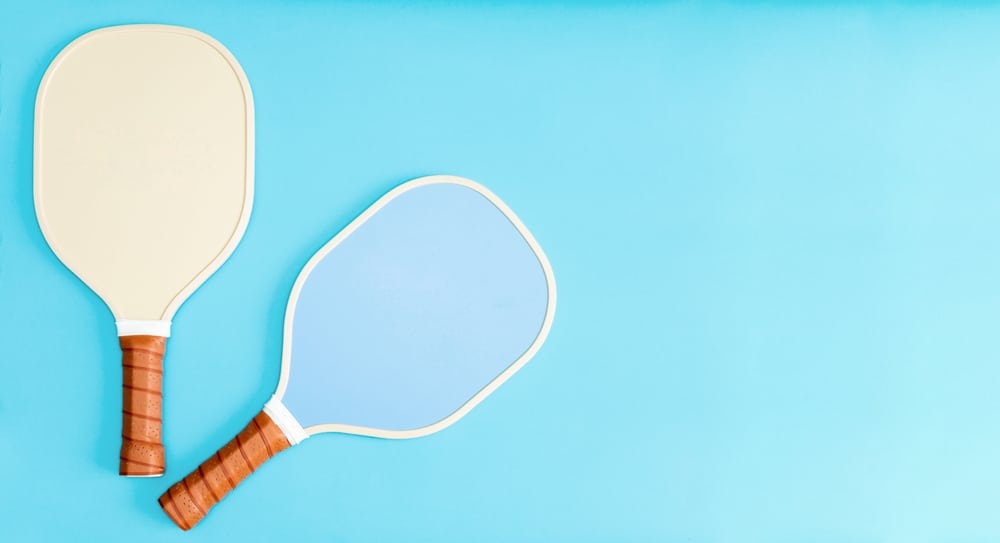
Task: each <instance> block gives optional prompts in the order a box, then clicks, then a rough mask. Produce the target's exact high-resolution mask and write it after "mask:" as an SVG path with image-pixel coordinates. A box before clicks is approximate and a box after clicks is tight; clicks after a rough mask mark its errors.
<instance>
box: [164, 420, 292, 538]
mask: <svg viewBox="0 0 1000 543" xmlns="http://www.w3.org/2000/svg"><path fill="white" fill-rule="evenodd" d="M288 447H291V443H290V442H289V441H288V438H287V437H285V434H284V433H283V432H282V431H281V428H279V427H278V425H277V424H275V422H274V420H272V419H271V417H270V416H268V414H267V413H265V412H264V411H261V412H260V413H258V414H257V416H256V417H254V418H253V420H251V421H250V424H247V425H246V428H243V430H242V431H241V432H240V433H238V434H236V437H234V438H233V439H232V440H231V441H230V442H229V443H226V444H225V446H223V447H222V448H221V449H219V451H218V452H216V453H215V454H214V455H212V456H211V457H209V458H208V460H205V461H204V462H202V463H201V465H200V466H198V468H197V469H195V470H194V471H192V472H191V473H190V474H188V476H187V477H185V478H183V479H181V480H180V481H178V482H177V483H175V484H174V486H172V487H170V489H169V490H167V491H166V492H164V493H163V495H162V496H160V500H159V501H160V507H162V508H163V511H164V512H165V513H166V514H167V516H169V517H170V520H172V521H174V524H176V525H177V526H178V527H179V528H180V529H182V530H190V529H191V528H193V527H194V525H195V524H198V522H200V521H201V519H202V518H204V517H205V515H207V514H208V511H209V510H210V509H211V508H212V507H214V506H215V504H217V503H219V501H220V500H222V498H224V497H225V496H226V494H229V492H230V491H231V490H233V489H234V488H236V485H238V484H240V483H241V482H242V481H243V479H246V478H247V476H249V475H250V474H251V473H253V472H254V471H255V470H256V469H257V468H259V467H260V466H261V465H262V464H263V463H264V462H267V461H268V460H270V459H271V457H273V456H274V455H276V454H278V453H279V452H281V451H283V450H285V449H287V448H288Z"/></svg>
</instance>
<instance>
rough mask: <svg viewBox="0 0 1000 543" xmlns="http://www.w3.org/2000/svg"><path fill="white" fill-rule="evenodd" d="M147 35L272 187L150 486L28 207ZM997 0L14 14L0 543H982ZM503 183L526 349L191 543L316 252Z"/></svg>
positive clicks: (182, 4) (334, 445) (7, 32)
mask: <svg viewBox="0 0 1000 543" xmlns="http://www.w3.org/2000/svg"><path fill="white" fill-rule="evenodd" d="M125 23H165V24H177V25H183V26H190V27H193V28H196V29H198V30H201V31H204V32H206V33H208V34H211V35H212V36H214V37H215V38H217V39H218V40H219V41H221V42H222V43H224V44H225V45H226V46H227V47H228V48H229V49H230V50H231V51H232V52H233V54H234V55H235V56H236V58H237V59H239V61H240V63H241V64H242V66H243V68H244V69H245V71H246V73H247V75H248V77H249V80H250V83H251V85H252V88H253V93H254V98H255V109H256V130H257V146H256V170H257V172H256V197H255V202H254V214H253V216H252V218H251V221H250V225H249V228H248V230H247V233H246V237H245V238H244V239H243V242H242V244H241V245H240V246H239V247H238V248H237V250H236V252H235V253H234V254H233V256H232V258H231V259H230V260H229V261H228V262H227V263H226V264H225V265H224V266H223V267H222V268H221V269H220V270H219V272H218V273H217V274H216V275H215V276H213V277H212V278H211V279H210V280H209V281H208V282H207V283H206V284H205V285H204V286H203V287H202V288H201V289H200V290H198V291H197V292H196V293H195V294H194V296H193V297H192V298H191V299H189V300H188V301H187V303H186V304H185V305H184V306H183V307H182V308H181V310H180V311H179V312H178V314H177V316H176V318H175V319H174V329H173V333H174V337H173V339H171V342H170V344H169V347H168V352H167V358H166V361H165V366H166V375H165V396H166V403H165V407H164V419H165V435H164V439H165V442H166V444H167V454H168V457H167V465H168V470H167V475H166V477H164V478H161V479H141V480H136V479H125V478H121V477H119V476H118V475H117V465H118V460H117V456H118V446H119V432H120V418H119V417H120V415H119V413H120V411H119V409H120V402H121V396H120V380H121V369H120V365H119V361H120V351H119V349H118V345H117V339H116V334H115V327H114V322H113V319H112V317H111V315H110V313H109V312H108V310H107V309H106V308H105V306H104V305H103V303H102V302H101V301H100V300H99V299H98V298H97V297H96V296H95V295H94V294H93V293H91V292H90V291H89V290H88V289H87V288H86V287H85V286H84V285H83V284H82V283H81V282H80V281H79V280H77V278H76V277H75V276H73V275H72V274H71V273H70V272H69V271H68V270H66V269H65V268H64V267H63V266H62V265H61V264H60V263H59V261H58V260H57V259H56V258H55V256H54V255H53V254H52V252H51V251H50V250H49V248H48V247H47V246H46V244H45V242H44V240H43V238H42V235H41V233H40V231H39V228H38V225H37V222H36V220H35V216H34V208H33V203H32V133H33V127H32V124H33V123H32V114H33V102H34V96H35V92H36V90H37V87H38V83H39V81H40V80H41V77H42V74H43V72H44V70H45V68H46V66H47V65H48V63H49V62H50V61H51V60H52V59H53V57H54V56H55V55H56V53H57V52H58V51H59V50H60V49H61V48H62V47H63V46H65V45H66V44H68V43H69V42H70V41H71V40H73V39H74V38H76V37H77V36H78V35H80V34H82V33H84V32H86V31H89V30H92V29H95V28H98V27H102V26H108V25H114V24H125ZM997 28H1000V5H996V4H992V3H979V2H976V3H963V2H959V3H946V2H940V3H937V2H933V3H932V2H926V3H925V2H915V3H913V4H906V3H887V4H884V5H883V4H875V3H873V4H872V5H865V3H861V2H852V1H844V2H801V3H799V2H746V3H741V2H687V1H680V2H663V3H628V2H622V3H616V2H611V1H589V2H572V1H568V0H564V1H545V0H543V1H540V2H515V1H505V0H500V1H495V2H487V1H470V2H402V1H386V2H372V3H362V2H327V1H286V2H277V1H266V0H254V1H250V2H245V1H244V2H236V1H232V2H211V3H210V2H196V1H179V2H167V1H146V2H131V1H105V2H69V1H55V0H37V1H33V2H16V1H10V0H5V1H3V2H2V5H0V539H3V540H4V541H16V542H20V541H70V540H88V541H98V540H99V541H106V542H113V541H130V542H131V541H137V540H141V541H144V542H159V541H189V542H196V541H223V540H226V541H236V540H240V539H242V540H245V541H260V540H272V541H351V542H365V541H372V542H376V541H378V542H387V541H397V542H404V541H427V542H435V543H443V542H450V541H454V542H473V541H475V542H530V541H539V542H562V541H565V542H575V543H581V542H588V541H594V542H598V541H600V542H603V541H657V542H672V541H686V542H687V541H694V542H740V543H748V542H768V543H778V542H801V541H811V542H830V543H834V542H836V543H844V542H855V541H856V542H907V543H914V542H921V541H928V542H930V541H933V542H953V541H954V542H958V541H961V542H975V541H996V540H998V539H1000V515H997V513H996V510H997V506H996V504H997V503H998V502H1000V425H998V424H997V422H996V421H997V420H998V418H1000V394H998V393H997V389H998V384H1000V341H998V338H1000V332H998V330H1000V328H998V327H1000V324H998V323H1000V285H998V282H1000V241H998V239H1000V153H998V152H997V148H998V146H1000V98H998V97H1000V34H998V33H997ZM435 173H450V174H455V175H461V176H465V177H468V178H471V179H474V180H477V181H479V182H482V183H484V184H485V185H487V186H488V187H490V188H491V189H492V190H493V191H494V192H496V193H497V195H498V196H500V197H501V198H503V199H504V200H505V201H506V202H507V203H508V204H509V205H510V206H511V207H512V208H513V209H514V210H515V211H516V212H517V214H518V215H519V216H520V217H521V219H522V220H523V221H524V222H525V224H526V225H527V226H528V228H529V229H531V231H532V232H533V233H534V235H535V236H536V237H537V239H538V241H539V243H540V244H541V245H542V247H543V248H544V249H545V251H546V253H547V254H548V256H549V258H550V260H551V262H552V266H553V269H554V271H555V275H556V279H557V282H558V285H559V307H558V310H557V313H556V318H555V323H554V326H553V329H552V332H551V334H550V336H549V339H548V341H547V343H546V344H545V345H544V346H543V348H542V349H541V351H540V352H539V354H538V355H537V356H536V357H535V358H534V359H533V360H532V361H531V362H529V363H528V365H527V366H526V367H525V368H524V369H523V370H522V371H521V372H519V373H518V374H517V375H515V376H514V377H513V378H512V379H511V380H510V381H508V382H507V383H506V384H505V385H504V386H503V387H501V388H500V390H499V391H497V392H496V393H495V394H493V395H492V396H491V397H489V398H487V399H486V401H484V402H483V403H482V404H481V405H480V406H479V407H477V408H476V409H475V410H473V411H472V412H471V413H470V414H469V415H468V416H467V417H465V418H464V419H462V420H461V421H459V422H458V423H457V424H455V425H454V426H452V427H451V428H448V429H447V430H445V431H443V432H441V433H438V434H435V435H432V436H429V437H425V438H421V439H416V440H404V441H387V440H378V439H372V438H362V437H356V436H342V435H332V434H331V435H323V436H319V437H316V438H313V439H310V440H309V441H307V442H306V443H304V444H303V445H302V446H299V447H295V448H294V449H292V450H290V451H288V452H286V453H283V454H282V455H280V456H279V457H277V458H275V459H274V460H272V461H270V462H269V463H268V464H267V465H266V466H264V468H262V469H261V470H260V471H259V472H258V473H257V474H255V475H253V476H252V477H251V478H249V479H248V480H247V481H246V482H245V483H244V484H243V485H242V486H241V487H240V489H239V490H238V491H236V492H234V493H232V494H231V495H230V496H229V497H228V498H227V499H226V500H225V501H224V502H223V503H222V504H220V505H219V506H218V507H217V508H216V509H215V510H213V512H212V513H211V514H210V515H209V516H208V517H207V518H206V520H205V521H204V522H203V523H202V524H201V525H199V526H197V527H196V528H195V529H194V530H192V531H191V532H189V533H182V532H181V531H180V530H178V529H177V528H176V527H175V526H174V525H173V524H172V523H171V522H170V521H169V519H168V518H167V517H166V516H165V515H164V514H163V513H162V512H161V511H160V509H159V507H158V506H157V504H156V498H157V497H158V496H159V495H160V493H161V492H163V491H164V490H165V489H166V488H167V487H168V486H169V485H170V484H171V483H173V482H174V481H176V480H177V479H178V478H180V477H181V476H183V475H184V474H186V473H187V472H188V471H189V470H190V469H192V468H194V467H195V466H197V464H198V463H200V462H201V461H202V460H203V459H204V458H206V457H207V456H208V455H209V454H211V453H212V452H214V451H215V450H216V448H217V447H219V446H220V445H221V444H223V443H224V442H226V441H227V440H229V439H230V438H231V437H232V436H233V435H234V434H235V433H236V431H238V430H239V429H240V428H242V426H243V424H244V423H245V422H246V421H247V420H248V419H249V417H250V416H252V415H253V414H255V413H257V411H258V410H259V409H260V408H261V406H262V405H263V403H264V402H265V401H266V400H267V399H268V397H269V396H270V395H271V393H272V391H273V389H274V386H275V384H276V382H277V379H278V369H279V366H278V364H279V360H280V353H281V336H282V333H281V332H282V321H283V316H284V315H283V313H284V307H285V301H286V300H287V297H288V294H289V291H290V289H291V285H292V283H293V281H294V279H295V276H296V274H297V273H298V271H299V269H300V268H301V266H302V265H303V264H304V263H305V261H306V260H307V259H308V258H309V256H310V255H311V254H312V253H313V252H314V251H315V250H316V249H318V248H319V247H320V246H321V245H322V244H323V243H324V242H325V241H326V240H328V239H329V238H330V237H331V236H333V234H335V233H336V232H337V231H338V230H339V229H340V228H342V227H343V226H345V225H346V224H347V223H348V222H349V221H350V220H351V219H352V218H354V217H355V216H356V215H357V214H358V213H360V212H361V211H362V210H363V209H364V208H365V207H367V206H368V205H369V204H370V203H371V202H373V201H374V200H375V199H376V198H377V197H379V196H380V195H381V194H383V193H384V192H385V191H387V190H388V189H390V188H392V187H394V186H395V185H397V184H399V183H401V182H403V181H406V180H408V179H411V178H414V177H418V176H421V175H428V174H435Z"/></svg>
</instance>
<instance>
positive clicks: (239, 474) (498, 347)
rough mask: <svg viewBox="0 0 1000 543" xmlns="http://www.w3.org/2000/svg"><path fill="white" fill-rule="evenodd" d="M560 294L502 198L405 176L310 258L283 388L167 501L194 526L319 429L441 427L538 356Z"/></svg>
mask: <svg viewBox="0 0 1000 543" xmlns="http://www.w3.org/2000/svg"><path fill="white" fill-rule="evenodd" d="M555 302H556V291H555V279H554V277H553V275H552V270H551V268H550V266H549V264H548V261H547V259H546V258H545V255H544V254H543V253H542V250H541V248H540V247H539V246H538V243H537V242H536V241H535V239H534V238H533V237H532V236H531V234H530V233H529V232H528V230H527V229H526V228H525V227H524V225H523V224H522V223H521V221H520V220H519V219H518V218H517V217H516V216H515V215H514V213H513V212H512V211H511V210H510V209H509V208H508V207H507V206H506V205H505V204H504V203H503V202H501V201H500V199H499V198H497V197H496V196H495V195H493V194H492V193H491V192H489V191H488V190H487V189H486V188H484V187H482V186H481V185H478V184H476V183H474V182H472V181H469V180H467V179H462V178H458V177H450V176H433V177H424V178H420V179H417V180H414V181H410V182H409V183H405V184H403V185H402V186H400V187H398V188H396V189H395V190H393V191H391V192H390V193H388V194H387V195H385V196H384V197H382V198H381V199H380V200H378V201H377V202H376V203H375V204H374V205H372V206H371V207H370V208H369V209H368V210H367V211H365V212H364V213H363V214H362V215H361V216H360V217H358V218H357V219H356V220H354V221H353V222H352V223H351V224H350V225H348V226H347V228H345V229H344V230H343V231H342V232H341V233H339V234H337V236H336V237H334V238H333V239H332V240H331V241H330V242H329V243H327V244H326V245H325V246H324V247H323V248H322V249H320V250H319V252H317V253H316V254H315V255H314V256H313V257H312V259H310V260H309V262H308V263H306V265H305V267H304V268H303V270H302V272H301V273H300V274H299V277H298V279H297V280H296V281H295V285H294V287H293V288H292V293H291V296H290V297H289V300H288V307H287V309H286V313H285V337H284V350H283V353H282V362H281V364H282V365H281V378H280V381H279V383H278V389H277V391H276V392H275V394H274V396H273V397H272V398H271V400H270V401H268V402H267V404H266V405H265V406H264V409H263V411H261V412H260V413H259V414H258V415H257V416H256V417H254V419H253V420H252V421H251V422H250V424H248V425H247V427H246V428H244V429H243V431H241V432H240V433H239V434H238V435H237V436H236V437H235V438H234V439H233V440H232V441H230V442H229V443H228V444H227V445H225V446H224V447H223V448H222V449H220V450H219V452H218V453H216V454H215V455H213V456H212V457H211V458H209V459H208V460H206V461H205V462H204V463H202V465H201V466H200V467H198V469H196V470H195V471H193V472H192V473H191V474H190V475H188V476H187V477H185V478H184V479H182V480H181V481H180V482H178V483H176V484H175V485H174V486H172V487H171V488H170V489H169V490H168V491H167V492H166V493H164V495H163V496H161V497H160V505H161V506H162V507H163V509H164V511H165V512H166V513H167V514H168V515H169V516H170V518H171V519H173V521H174V522H175V523H176V524H177V525H178V526H180V527H181V528H182V529H185V530H186V529H189V528H191V527H192V526H194V525H195V524H196V523H197V522H198V521H200V520H201V519H202V518H203V517H204V516H205V514H207V513H208V510H209V509H210V508H211V507H213V506H214V505H215V504H216V503H218V501H219V500H220V499H222V497H223V496H225V495H226V494H227V493H228V492H229V491H231V490H232V489H233V488H235V487H236V485H237V484H238V483H239V482H240V481H241V480H242V479H243V478H245V477H246V476H247V475H249V474H250V473H252V472H253V471H254V470H255V469H256V468H257V467H259V466H260V465H261V464H263V463H264V462H265V461H267V460H268V459H269V458H271V457H272V456H274V455H275V454H277V453H278V452H280V451H281V450H284V449H286V448H288V447H290V446H292V445H296V444H298V443H300V442H302V441H303V440H304V439H306V438H308V437H309V436H311V435H315V434H318V433H323V432H340V433H348V434H360V435H367V436H374V437H382V438H411V437H419V436H424V435H427V434H431V433H433V432H436V431H438V430H441V429H444V428H445V427H447V426H449V425H450V424H452V423H454V422H455V421H457V420H458V419H460V418H461V417H462V416H463V415H465V414H466V413H468V412H469V410H470V409H472V408H473V407H475V406H476V404H478V403H479V402H480V401H482V399H483V398H485V397H486V396H488V395H489V394H490V393H491V392H493V391H494V390H496V388H497V387H499V386H500V385H501V384H503V382H504V381H506V380H507V379H508V378H510V376H511V375H513V374H514V373H515V372H516V371H517V370H518V369H520V368H521V367H522V366H523V365H524V364H525V363H526V362H527V361H528V360H529V359H530V358H531V357H532V356H534V354H535V353H536V352H537V351H538V349H539V347H540V346H541V344H542V342H543V341H544V340H545V336H546V335H547V333H548V331H549V327H550V326H551V324H552V318H553V315H554V313H555Z"/></svg>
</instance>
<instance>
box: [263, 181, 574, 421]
mask: <svg viewBox="0 0 1000 543" xmlns="http://www.w3.org/2000/svg"><path fill="white" fill-rule="evenodd" d="M449 183H450V184H454V185H461V186H463V187H467V188H470V189H472V190H474V191H476V192H478V193H479V194H480V195H482V196H483V197H484V198H486V199H487V200H489V201H490V203H492V204H493V205H494V206H496V208H497V209H498V210H500V212H501V213H503V214H504V216H505V217H507V219H508V220H509V221H510V222H511V224H512V225H514V227H515V228H516V229H517V231H518V232H519V233H520V234H521V237H523V238H524V240H525V242H527V243H528V246H529V247H530V248H531V251H532V252H533V253H534V254H535V257H537V258H538V262H539V264H540V265H541V266H542V272H543V273H544V274H545V283H546V286H547V290H548V294H549V297H548V305H547V306H546V308H545V320H544V321H543V322H542V326H541V328H539V331H538V335H537V336H535V340H534V341H533V342H532V343H531V345H530V346H529V347H528V348H527V349H526V350H525V351H524V352H523V353H521V356H520V357H518V358H517V360H515V361H514V362H513V363H512V364H511V365H510V366H507V368H506V369H505V370H503V371H502V372H501V373H500V375H498V376H497V377H496V378H494V379H493V381H491V382H490V383H489V384H487V385H486V386H484V387H483V388H482V389H480V390H479V392H476V393H475V394H474V395H473V396H472V398H470V399H469V400H468V401H467V402H465V404H463V405H462V406H461V407H459V408H458V409H457V410H455V412H454V413H452V414H450V415H448V416H447V417H445V418H443V419H441V420H439V421H437V422H435V423H433V424H430V425H428V426H424V427H423V428H415V429H412V430H385V429H382V428H369V427H364V426H352V425H349V424H316V425H313V426H309V427H308V428H306V429H305V432H306V433H307V434H308V435H311V436H312V435H316V434H322V433H327V432H332V433H341V434H355V435H362V436H369V437H380V438H385V439H411V438H415V437H423V436H426V435H430V434H433V433H435V432H438V431H441V430H444V429H445V428H447V427H449V426H451V425H452V424H454V423H455V422H458V420H459V419H461V418H462V417H464V416H465V414H466V413H468V412H469V411H471V410H472V408H473V407H475V406H476V405H478V404H479V402H481V401H483V399H485V398H486V397H487V396H489V395H490V394H491V393H493V391H494V390H496V389H497V388H499V387H500V385H502V384H504V383H505V382H506V381H507V379H510V377H511V376H512V375H514V374H515V373H517V371H518V370H520V369H521V368H522V367H523V366H524V365H525V364H527V363H528V361H529V360H531V358H532V357H533V356H535V353H537V352H538V350H539V349H540V348H541V347H542V344H543V343H545V338H546V337H548V335H549V330H550V329H551V328H552V319H553V318H555V314H556V278H555V275H554V274H553V273H552V266H551V264H549V259H548V257H546V256H545V252H543V251H542V247H541V246H540V245H539V244H538V241H536V240H535V237H534V236H532V235H531V232H529V231H528V228H527V227H526V226H525V225H524V223H523V222H521V219H519V218H518V217H517V215H515V214H514V211H513V210H511V208H509V207H507V204H505V203H504V202H503V200H501V199H500V198H498V197H497V195H495V194H493V193H492V192H491V191H490V190H489V189H487V188H486V187H484V186H482V185H480V184H479V183H476V182H475V181H472V180H471V179H466V178H464V177H458V176H453V175H429V176H426V177H418V178H416V179H413V180H411V181H407V182H406V183H403V184H402V185H399V186H397V187H396V188H394V189H392V190H391V191H389V192H388V193H386V194H385V195H384V196H382V197H381V198H379V199H378V200H376V201H375V203H374V204H372V205H371V207H369V208H368V209H366V210H365V211H364V213H362V214H361V215H359V216H358V217H357V218H356V219H354V220H353V221H351V223H350V224H348V225H347V226H346V227H344V229H343V230H341V231H340V232H339V233H337V235H336V236H334V237H333V239H331V240H330V241H329V242H327V244H326V245H324V246H323V247H322V248H321V249H320V250H319V251H317V252H316V254H314V255H313V256H312V258H310V259H309V261H308V262H306V265H305V266H304V267H303V268H302V271H301V272H299V276H298V277H297V278H296V279H295V284H294V285H293V286H292V293H291V294H290V295H289V297H288V305H287V306H286V308H285V329H284V337H283V338H282V352H281V377H280V378H279V380H278V389H277V391H275V393H274V396H273V398H281V397H282V396H284V395H285V389H286V388H287V387H288V377H289V374H290V372H291V367H290V366H291V361H292V325H293V322H292V321H293V320H294V318H295V304H296V303H297V302H298V299H299V294H300V293H301V292H302V286H303V285H304V284H305V282H306V279H308V277H309V274H310V273H312V270H313V268H315V267H316V266H317V265H318V264H319V263H320V261H322V260H323V258H324V257H325V256H326V255H327V253H329V252H330V251H332V250H333V249H334V248H336V247H337V246H338V245H340V244H341V243H342V242H343V241H344V240H345V239H347V238H348V237H349V236H350V235H351V234H353V233H354V231H355V230H357V229H358V228H360V227H361V225H363V224H364V223H365V222H367V221H368V219H370V218H372V216H374V215H375V214H376V213H378V212H379V211H380V210H381V209H382V208H383V207H385V206H386V205H387V204H388V203H389V202H391V201H392V200H394V199H395V198H397V197H398V196H400V195H402V194H403V193H405V192H407V191H410V190H413V189H416V188H419V187H423V186H426V185H437V184H449ZM282 407H284V406H283V405H282ZM286 411H287V409H286ZM289 414H290V413H289ZM296 424H297V421H296Z"/></svg>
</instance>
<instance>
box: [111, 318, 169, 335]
mask: <svg viewBox="0 0 1000 543" xmlns="http://www.w3.org/2000/svg"><path fill="white" fill-rule="evenodd" d="M115 326H117V327H118V335H119V336H159V337H170V321H149V320H145V321H144V320H120V321H115Z"/></svg>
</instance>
